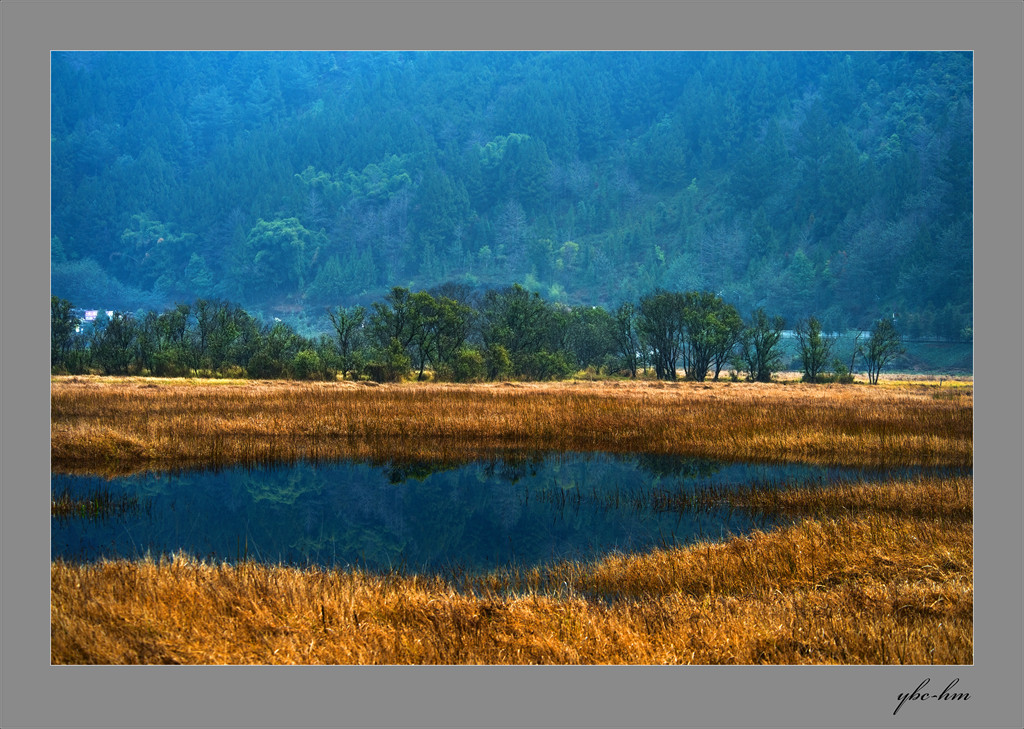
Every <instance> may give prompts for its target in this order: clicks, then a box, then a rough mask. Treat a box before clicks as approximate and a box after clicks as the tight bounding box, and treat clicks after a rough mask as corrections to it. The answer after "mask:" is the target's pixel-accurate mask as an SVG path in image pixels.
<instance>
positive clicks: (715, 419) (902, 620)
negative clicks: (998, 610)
mask: <svg viewBox="0 0 1024 729" xmlns="http://www.w3.org/2000/svg"><path fill="white" fill-rule="evenodd" d="M972 406H973V387H972V386H971V385H967V386H963V385H962V384H958V386H957V388H956V389H955V390H954V389H952V388H948V391H947V390H942V389H940V388H936V387H935V386H934V385H928V384H926V383H925V384H916V383H911V384H905V385H899V384H893V383H887V386H885V387H881V386H879V387H867V386H863V385H850V386H843V385H829V386H821V385H797V384H789V385H778V384H767V385H755V384H747V383H743V384H729V383H651V382H646V383H644V382H638V383H620V382H604V383H560V384H522V383H505V384H500V385H463V386H457V385H435V384H431V385H417V384H400V385H385V386H379V387H371V386H367V385H355V384H353V383H330V384H323V383H319V384H296V383H269V382H265V383H247V382H231V383H218V384H200V383H196V382H193V381H157V380H138V379H120V380H118V379H112V378H103V379H102V380H99V379H98V378H96V379H77V378H71V379H69V378H55V379H54V380H53V383H52V391H51V414H52V417H51V436H52V466H53V468H54V470H58V471H78V472H92V473H105V474H110V473H117V472H129V471H138V470H146V469H174V468H182V467H187V466H211V465H213V466H216V465H230V464H257V463H264V462H273V461H289V460H297V459H310V460H318V459H336V458H357V459H366V460H376V461H382V462H384V461H402V460H419V461H434V462H452V463H455V462H464V461H466V460H468V459H471V458H474V457H476V456H480V455H492V454H494V453H495V452H500V453H504V454H508V455H515V454H525V453H533V452H536V451H545V450H581V451H587V450H602V451H612V452H639V453H652V454H678V455H688V456H704V457H712V458H723V459H750V460H790V461H806V462H819V463H828V464H836V465H839V464H842V465H853V466H857V465H888V466H900V465H940V466H951V467H953V468H956V469H969V468H970V467H971V466H972V463H973V457H972V452H973V438H972V428H973V411H972ZM972 485H973V480H972V477H971V476H951V477H941V476H920V477H917V478H914V479H910V480H905V481H886V482H881V483H859V484H853V485H847V486H840V487H834V488H828V489H790V490H782V491H777V490H771V489H749V490H748V491H745V492H740V493H737V494H733V495H730V496H729V497H728V498H729V499H731V501H730V503H732V504H733V505H734V506H736V507H738V508H748V509H752V510H754V511H764V512H771V513H783V514H790V515H792V516H793V517H795V518H796V519H797V521H796V522H795V523H794V524H793V525H791V526H787V527H784V528H779V529H776V530H773V531H770V532H755V533H753V534H752V535H750V536H747V537H740V538H734V539H732V540H730V541H728V542H726V543H724V544H711V543H701V544H696V545H692V546H689V547H685V548H672V549H660V550H656V551H654V552H651V553H649V554H644V555H637V554H621V555H612V556H609V557H606V558H605V559H602V560H600V561H598V562H595V563H592V564H583V563H579V562H563V563H560V564H556V565H552V566H548V567H544V568H539V567H538V568H532V569H506V570H499V571H495V572H492V573H490V574H488V575H484V576H468V575H466V576H462V577H461V578H460V581H459V582H458V583H456V581H454V580H447V581H446V580H445V579H442V578H440V577H434V578H429V579H424V578H422V577H416V576H407V575H405V576H403V575H400V574H390V575H373V574H368V573H365V572H362V571H359V570H326V569H316V568H312V569H294V568H288V567H282V566H261V565H256V564H252V563H242V564H238V565H227V564H207V563H202V562H198V561H196V560H194V559H191V558H189V557H187V556H184V555H178V556H176V557H174V558H173V559H163V560H161V561H158V562H157V561H138V562H129V561H113V562H101V563H98V564H92V565H75V564H69V563H65V562H62V561H56V562H54V563H53V564H52V565H51V661H52V662H53V663H116V664H126V663H200V664H210V663H234V664H237V663H242V664H267V663H331V664H333V663H361V664H409V663H434V664H438V663H440V664H463V663H486V664H507V663H512V664H524V663H555V664H571V663H634V664H636V663H639V664H666V663H693V664H712V663H741V664H757V663H771V664H803V663H812V664H827V663H841V664H855V663H860V664H890V663H911V664H965V663H970V662H971V661H972V660H973V544H972V541H973V530H972V518H973V508H972V503H973V488H972Z"/></svg>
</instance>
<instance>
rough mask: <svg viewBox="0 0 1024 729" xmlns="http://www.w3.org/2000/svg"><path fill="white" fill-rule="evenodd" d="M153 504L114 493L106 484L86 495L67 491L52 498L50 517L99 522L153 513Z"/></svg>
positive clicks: (96, 486)
mask: <svg viewBox="0 0 1024 729" xmlns="http://www.w3.org/2000/svg"><path fill="white" fill-rule="evenodd" d="M151 506H152V503H151V501H150V500H149V499H143V498H140V497H139V496H137V495H135V494H125V493H114V491H113V490H112V489H111V488H110V487H109V486H106V485H104V484H97V485H93V486H92V487H91V488H88V489H87V490H85V491H83V490H81V489H75V490H72V489H70V488H64V489H62V490H61V491H60V492H59V493H55V494H53V495H52V496H51V497H50V515H51V516H53V517H55V518H56V519H58V520H67V519H88V520H92V521H98V520H103V519H112V518H115V517H122V516H125V515H129V514H138V513H149V511H150V509H151Z"/></svg>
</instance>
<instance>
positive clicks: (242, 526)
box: [51, 453, 869, 574]
mask: <svg viewBox="0 0 1024 729" xmlns="http://www.w3.org/2000/svg"><path fill="white" fill-rule="evenodd" d="M867 475H869V474H867V473H866V472H865V471H861V470H854V469H836V468H823V467H814V466H804V465H782V466H779V465H764V464H757V465H755V464H737V463H728V464H726V463H718V462H714V461H708V460H694V459H679V458H665V457H644V456H635V455H634V456H612V455H604V454H570V453H562V454H557V455H548V456H544V457H540V456H538V457H535V458H531V459H526V460H518V461H508V460H497V459H496V460H493V461H485V462H477V463H472V464H469V465H463V466H458V467H452V468H447V469H436V468H433V469H432V468H430V467H425V466H424V467H415V466H411V467H410V466H374V465H370V464H366V463H351V462H343V463H334V464H322V463H320V464H310V463H300V464H297V465H291V466H287V467H284V466H282V467H273V468H235V469H224V470H219V471H192V472H185V473H179V474H173V475H168V474H162V475H152V474H151V475H145V476H133V477H125V478H116V479H113V480H107V479H103V478H98V477H82V476H66V475H53V476H52V479H51V489H52V493H53V495H54V496H55V497H56V496H58V495H67V496H70V497H72V498H74V497H76V496H77V497H86V496H88V495H90V494H95V493H96V492H97V491H101V492H105V493H107V494H108V496H109V497H111V498H113V499H115V500H117V501H118V502H119V503H129V504H131V505H132V506H131V508H127V509H122V510H121V511H120V512H119V513H115V514H112V515H107V516H103V517H93V518H85V517H71V518H68V517H53V518H52V519H51V556H52V557H53V558H57V557H60V558H63V559H65V560H75V561H89V560H94V559H98V558H103V557H128V558H137V557H142V556H145V555H147V554H148V555H151V556H153V557H154V558H157V557H159V556H161V555H168V554H171V553H174V552H186V553H188V554H190V555H193V556H195V557H198V558H202V559H210V560H216V561H235V560H237V559H239V558H247V559H254V560H257V561H261V562H267V563H284V564H291V565H300V566H304V565H323V566H342V567H344V566H359V567H362V568H365V569H370V570H375V571H377V570H380V571H387V570H392V569H398V570H402V571H406V572H419V573H442V574H443V573H446V572H449V571H453V570H457V571H472V572H476V571H481V570H489V569H494V568H498V567H504V566H509V565H516V566H519V567H526V566H532V565H537V564H540V563H545V562H551V561H555V560H559V559H580V560H589V559H592V558H596V557H600V556H601V555H604V554H607V553H609V552H614V551H620V552H626V551H642V550H645V549H650V548H654V547H658V546H664V545H682V544H687V543H690V542H693V541H694V540H697V539H724V538H727V537H729V536H731V535H736V534H743V533H745V532H748V531H750V530H751V529H753V528H755V527H759V528H765V527H769V526H772V525H773V524H776V523H779V520H778V519H775V520H774V521H769V520H768V519H767V518H766V517H756V516H753V515H751V514H749V513H747V512H746V511H744V510H738V509H737V510H731V509H729V508H728V507H721V506H713V507H709V506H707V505H700V504H694V503H692V502H690V503H688V504H687V503H686V500H687V497H693V496H694V495H697V494H701V493H707V492H708V491H713V490H714V491H717V490H722V489H732V488H749V487H750V484H752V483H757V484H760V485H762V486H765V487H768V488H774V487H778V486H780V485H783V484H788V485H824V484H831V483H839V482H842V481H847V480H854V479H858V478H862V477H865V476H867Z"/></svg>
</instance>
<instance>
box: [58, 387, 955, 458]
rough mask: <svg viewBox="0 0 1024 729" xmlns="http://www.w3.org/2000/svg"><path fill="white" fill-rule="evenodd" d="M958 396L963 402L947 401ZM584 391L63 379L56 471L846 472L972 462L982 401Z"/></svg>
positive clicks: (807, 390) (868, 391)
mask: <svg viewBox="0 0 1024 729" xmlns="http://www.w3.org/2000/svg"><path fill="white" fill-rule="evenodd" d="M947 390H949V391H950V392H954V390H952V389H951V388H947ZM955 393H956V394H955V395H947V394H945V392H942V393H941V397H939V396H937V394H938V390H937V388H935V387H934V386H928V385H906V386H901V387H868V386H864V385H846V386H844V385H825V386H823V385H800V384H789V385H779V384H764V385H761V384H751V383H737V384H733V383H686V382H680V383H662V382H636V383H634V382H570V383H552V384H536V383H501V384H497V385H495V384H484V385H439V384H433V383H429V384H415V383H403V384H396V385H381V386H368V385H356V384H353V383H347V382H338V383H285V382H259V383H252V382H249V383H246V382H239V383H230V384H210V385H202V384H199V385H197V384H196V383H195V382H192V381H183V382H182V381H173V380H164V381H160V382H159V383H157V382H154V381H142V380H139V379H114V378H103V379H102V380H100V379H99V378H96V379H92V380H85V379H80V378H54V379H53V382H52V385H51V398H50V402H51V429H50V433H51V466H52V468H53V469H54V470H55V471H61V472H93V473H105V474H111V473H124V472H130V471H138V470H168V469H176V468H186V467H195V466H203V467H208V466H225V465H234V464H251V465H256V464H260V463H271V462H290V461H295V460H299V459H308V460H313V461H316V460H334V459H342V458H351V459H359V460H370V461H377V462H394V461H424V462H446V463H457V462H465V461H467V460H469V459H472V458H476V457H481V456H487V455H492V454H494V453H496V452H497V453H504V454H517V453H530V452H536V451H606V452H634V453H650V454H675V455H684V456H701V457H708V458H719V459H727V460H741V459H743V460H757V461H803V462H816V463H828V464H834V465H886V466H898V465H939V466H957V467H970V466H971V465H972V462H973V457H972V453H973V439H972V429H973V388H972V387H966V388H957V389H956V390H955Z"/></svg>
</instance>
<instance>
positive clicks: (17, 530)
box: [0, 0, 1024, 727]
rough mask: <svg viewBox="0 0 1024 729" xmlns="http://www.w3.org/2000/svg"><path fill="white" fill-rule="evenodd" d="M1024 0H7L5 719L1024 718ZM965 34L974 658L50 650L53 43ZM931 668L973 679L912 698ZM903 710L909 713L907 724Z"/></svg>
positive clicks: (754, 40) (840, 43)
mask: <svg viewBox="0 0 1024 729" xmlns="http://www.w3.org/2000/svg"><path fill="white" fill-rule="evenodd" d="M1022 7H1024V6H1022V5H1021V4H1020V3H1019V2H986V1H984V0H982V1H980V2H931V3H919V2H918V3H915V2H905V1H894V2H861V3H838V2H837V3H831V2H820V3H805V2H790V3H784V2H761V3H756V2H719V3H710V2H694V3H654V2H644V1H637V2H564V1H551V2H543V3H541V2H520V3H490V2H475V3H470V2H447V3H443V2H420V3H412V2H386V1H385V2H380V1H378V2H376V3H370V2H350V3H343V2H338V3H326V2H279V3H278V2H194V1H187V2H176V3H170V2H167V3H160V2H96V1H91V0H86V1H82V2H63V1H61V2H57V1H52V2H51V1H47V0H43V1H38V0H37V1H35V2H28V1H27V0H6V1H5V2H3V3H2V4H0V20H2V25H0V48H2V64H0V73H2V76H0V79H2V106H0V109H2V114H3V117H2V126H0V134H2V152H3V158H2V159H3V163H2V169H0V172H2V188H0V189H2V198H0V200H2V215H0V225H2V228H0V231H2V239H0V240H2V248H0V255H2V259H0V260H2V265H0V270H2V288H0V292H2V294H0V295H2V308H0V312H2V332H3V336H2V340H0V341H2V342H3V349H2V355H3V360H2V369H0V372H2V377H3V380H2V387H3V401H2V402H3V410H2V416H3V430H2V449H3V452H2V510H0V513H2V540H3V550H2V568H3V573H2V583H0V584H2V599H3V605H2V608H3V609H2V612H0V616H2V639H3V643H2V684H0V685H2V692H3V694H2V702H0V706H2V709H0V710H2V717H0V725H2V726H4V727H30V726H33V727H34V726H50V727H56V726H60V727H64V726H67V727H72V726H74V727H92V726H102V727H122V726H132V727H148V726H153V727H156V726H159V727H167V726H224V727H228V726H249V727H263V726H292V727H307V726H308V727H319V726H420V727H432V726H446V727H463V726H475V727H484V726H586V727H605V726H633V727H644V726H651V727H655V726H762V727H768V726H791V727H804V726H819V727H827V726H836V727H838V726H896V725H900V726H933V727H944V726H978V727H980V726H992V727H997V726H1006V727H1020V726H1022V722H1024V719H1022V713H1024V711H1022V708H1021V703H1020V702H1021V700H1020V686H1021V685H1022V675H1021V674H1022V669H1021V661H1022V640H1021V631H1022V629H1021V618H1022V612H1021V605H1022V604H1024V593H1022V588H1021V570H1020V558H1021V555H1022V553H1024V548H1022V541H1021V526H1020V525H1021V518H1022V516H1024V510H1022V501H1021V485H1020V484H1021V480H1020V476H1021V465H1022V461H1021V451H1022V442H1024V441H1022V432H1021V415H1022V408H1021V403H1022V400H1021V384H1020V377H1019V374H1018V373H1017V371H1016V370H1017V369H1019V363H1020V362H1021V361H1024V354H1022V349H1021V339H1020V336H1021V311H1022V299H1021V289H1022V287H1021V274H1022V270H1024V268H1022V263H1021V260H1022V259H1021V240H1022V225H1021V209H1022V203H1021V201H1022V199H1024V195H1022V189H1021V160H1022V156H1021V129H1022V126H1021V109H1022V102H1021V68H1022V52H1021V46H1022V37H1021V29H1022V27H1024V26H1022V17H1024V11H1022ZM158 48H164V49H175V50H177V49H228V48H230V49H251V50H262V49H278V48H281V49H304V48H324V49H334V48H339V49H407V48H408V49H501V48H507V49H533V48H537V49H595V50H596V49H647V48H653V49H663V50H674V49H687V50H690V49H694V50H696V49H701V50H705V49H706V50H741V49H742V50H746V49H753V50H762V49H763V50H798V49H820V50H835V49H850V50H867V49H881V50H901V49H921V50H970V51H974V53H975V56H974V60H975V113H976V117H975V119H976V121H975V140H976V146H975V159H976V165H975V182H976V187H975V207H976V213H975V277H976V288H975V291H976V307H975V332H976V342H977V346H976V350H975V352H976V362H975V377H976V383H977V387H976V389H975V403H976V409H975V413H976V419H975V424H976V438H975V446H976V458H975V484H976V488H975V494H976V497H975V504H976V512H975V514H976V519H975V523H976V529H975V564H976V570H975V663H974V665H973V666H936V667H909V668H904V667H720V668H716V667H607V666H597V667H543V668H542V667H293V668H270V667H69V666H50V665H49V620H48V619H49V584H48V577H47V575H48V570H47V563H48V562H49V526H48V525H49V521H48V508H46V507H45V506H44V504H45V498H46V494H47V493H48V487H47V481H48V473H49V405H48V399H47V396H48V392H49V377H48V371H47V370H46V368H45V362H46V361H47V360H46V354H45V351H46V349H47V347H48V342H47V339H46V332H47V329H48V320H47V318H46V317H47V314H46V312H47V311H48V307H47V306H46V301H45V300H44V299H45V298H46V297H48V293H49V255H48V253H49V249H48V245H47V241H48V240H49V236H48V227H49V164H48V163H49V151H48V138H47V137H48V130H49V123H48V122H49V93H48V90H49V52H50V50H51V49H115V50H128V49H158ZM926 677H930V678H931V679H932V683H933V684H942V685H945V684H946V683H948V682H949V681H950V680H952V679H953V678H959V679H960V684H959V686H958V688H957V690H959V691H967V692H970V694H971V699H970V700H969V701H967V702H961V703H960V704H958V705H957V706H948V705H947V706H943V705H941V704H931V705H927V706H926V705H924V703H921V704H920V705H916V706H913V707H912V708H911V707H905V708H904V710H903V711H902V712H901V713H900V715H899V716H898V717H896V718H894V717H893V715H892V710H893V709H894V708H895V703H896V694H897V693H898V692H901V691H909V690H912V689H913V688H914V686H916V685H918V684H919V683H920V681H921V680H923V679H924V678H926ZM897 719H898V721H897Z"/></svg>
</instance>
